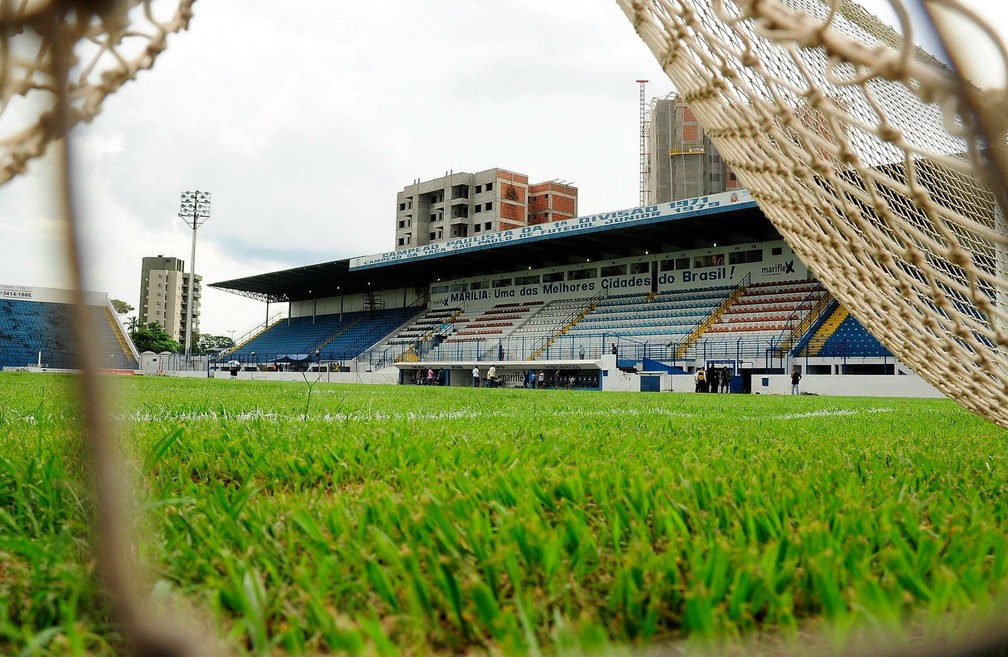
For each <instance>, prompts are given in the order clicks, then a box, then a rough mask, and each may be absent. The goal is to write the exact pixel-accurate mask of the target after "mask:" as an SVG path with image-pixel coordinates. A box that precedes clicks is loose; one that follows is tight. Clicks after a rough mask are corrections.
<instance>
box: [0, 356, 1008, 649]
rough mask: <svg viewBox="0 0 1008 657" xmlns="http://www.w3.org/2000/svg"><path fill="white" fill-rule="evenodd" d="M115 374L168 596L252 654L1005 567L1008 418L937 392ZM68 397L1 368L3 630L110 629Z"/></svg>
mask: <svg viewBox="0 0 1008 657" xmlns="http://www.w3.org/2000/svg"><path fill="white" fill-rule="evenodd" d="M109 384H110V385H113V386H114V388H115V392H116V393H117V396H118V400H119V403H118V406H117V408H116V411H115V414H116V417H117V418H118V419H119V420H120V427H121V434H122V439H123V443H124V445H125V448H126V450H127V452H128V453H129V455H130V458H131V467H132V470H133V471H132V473H131V474H132V476H133V477H134V478H135V480H136V481H138V482H139V485H140V489H141V491H140V495H139V496H138V499H137V504H138V506H139V508H141V509H142V510H143V511H144V516H143V523H144V525H145V527H146V528H147V532H146V534H145V540H144V543H143V545H142V552H143V554H144V556H145V559H146V560H147V562H148V563H149V565H150V567H151V569H152V571H153V575H154V579H155V584H153V585H152V591H153V592H154V593H156V594H157V595H166V594H170V595H176V596H180V597H182V598H184V599H185V600H187V601H188V603H189V604H191V605H193V606H195V607H196V608H198V609H200V610H203V612H204V615H205V616H206V617H207V618H210V619H212V623H213V624H214V625H215V626H216V627H217V629H218V631H219V633H220V634H221V635H222V636H224V637H227V639H228V640H229V642H230V643H232V644H233V645H235V646H237V648H238V650H239V651H241V652H245V653H249V654H266V653H269V652H278V651H286V652H288V653H293V654H300V653H317V652H341V651H348V652H351V653H354V652H377V653H380V654H398V653H400V652H401V653H407V654H408V653H421V654H423V653H461V652H474V651H475V652H480V651H484V650H489V651H492V652H497V651H500V652H505V653H532V654H535V653H538V652H542V653H547V654H549V653H566V652H568V651H571V650H574V651H577V650H583V649H590V648H595V647H599V646H611V645H623V644H630V645H644V644H648V643H652V642H655V641H659V640H665V639H673V640H675V639H681V638H685V637H690V638H699V639H706V638H713V637H727V638H728V639H729V640H737V639H739V638H740V637H743V636H745V635H747V634H750V633H783V634H785V635H786V634H787V633H789V632H793V631H794V630H796V629H797V628H799V627H804V626H806V625H811V626H813V627H818V626H820V625H823V624H824V623H825V622H828V623H829V624H830V626H831V627H832V628H833V629H832V632H833V634H834V635H835V637H837V638H836V640H839V641H842V640H844V638H845V637H846V636H848V635H850V633H851V632H853V628H855V627H882V628H887V629H889V630H893V629H894V628H896V627H897V626H898V624H899V623H900V622H902V621H905V620H907V619H914V620H915V622H916V623H918V626H928V627H935V626H938V627H942V626H945V625H947V624H948V623H949V622H950V621H949V619H952V618H955V617H956V616H957V614H959V613H962V612H970V613H973V612H976V611H983V610H986V609H990V608H991V606H992V604H993V603H994V601H995V600H996V599H997V596H998V595H999V594H1000V593H1002V592H1003V591H1004V589H1005V583H1006V581H1008V496H1006V486H1008V484H1006V482H1008V460H1006V458H1008V441H1006V438H1008V433H1006V432H1005V431H1004V430H1001V429H999V428H997V427H995V426H993V425H991V424H988V423H986V422H984V421H983V420H980V419H978V418H976V417H974V416H973V415H971V414H969V413H967V412H965V411H963V410H961V409H959V408H958V407H957V406H955V405H954V404H952V403H951V402H947V401H944V400H941V401H939V400H897V399H840V398H827V397H810V396H802V397H766V396H763V397H760V396H751V397H750V396H727V395H674V394H627V393H599V392H577V391H552V390H545V391H544V390H508V389H503V390H502V389H497V390H471V389H443V388H426V387H413V386H406V387H376V386H335V385H333V386H329V385H324V384H320V385H318V386H316V387H315V389H314V392H313V395H312V399H311V403H310V406H308V407H307V413H306V403H307V392H308V390H307V387H306V386H305V385H304V384H292V383H270V382H261V381H255V382H252V381H228V380H193V379H170V378H169V379H165V378H153V377H149V378H139V377H137V378H131V379H116V380H112V381H110V382H109ZM76 415H77V413H76V410H75V406H74V401H73V395H72V379H69V378H63V377H58V376H45V375H28V374H4V375H2V376H0V652H2V653H4V654H7V653H10V654H19V653H23V654H54V655H55V654H81V653H86V654H111V653H112V652H113V651H114V650H115V649H116V648H117V646H118V638H117V634H116V631H115V628H114V627H112V626H110V624H109V622H108V619H107V616H106V614H105V611H104V609H103V607H102V605H101V603H100V598H99V595H98V591H97V588H96V585H95V582H94V572H93V561H92V559H91V557H90V556H89V553H88V540H89V537H88V533H87V531H88V524H89V515H88V514H89V508H88V501H87V496H86V495H85V493H84V489H83V484H82V483H81V482H82V481H84V473H83V471H82V468H81V466H80V464H79V463H78V462H77V460H76V457H75V456H74V454H75V453H76V448H75V447H74V445H75V444H76V441H77V438H76V437H75V432H76V427H75V421H74V419H75V417H76ZM33 651H34V652H33Z"/></svg>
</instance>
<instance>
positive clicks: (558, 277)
mask: <svg viewBox="0 0 1008 657" xmlns="http://www.w3.org/2000/svg"><path fill="white" fill-rule="evenodd" d="M563 279H564V274H563V272H562V271H553V272H550V273H548V274H543V283H556V282H559V281H562V280H563Z"/></svg>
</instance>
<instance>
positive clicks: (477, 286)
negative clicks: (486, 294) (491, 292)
mask: <svg viewBox="0 0 1008 657" xmlns="http://www.w3.org/2000/svg"><path fill="white" fill-rule="evenodd" d="M488 287H490V284H489V283H487V282H486V281H473V282H472V283H470V284H469V289H470V290H483V289H485V288H488Z"/></svg>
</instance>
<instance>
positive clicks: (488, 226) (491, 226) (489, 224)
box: [483, 221, 493, 230]
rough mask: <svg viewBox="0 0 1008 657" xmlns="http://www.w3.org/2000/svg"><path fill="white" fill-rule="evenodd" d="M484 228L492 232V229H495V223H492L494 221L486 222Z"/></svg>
mask: <svg viewBox="0 0 1008 657" xmlns="http://www.w3.org/2000/svg"><path fill="white" fill-rule="evenodd" d="M483 228H484V229H485V230H490V229H492V228H493V222H492V221H488V222H486V223H485V224H483Z"/></svg>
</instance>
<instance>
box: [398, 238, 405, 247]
mask: <svg viewBox="0 0 1008 657" xmlns="http://www.w3.org/2000/svg"><path fill="white" fill-rule="evenodd" d="M403 244H405V242H403V238H402V237H400V238H399V246H402V245H403Z"/></svg>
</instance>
